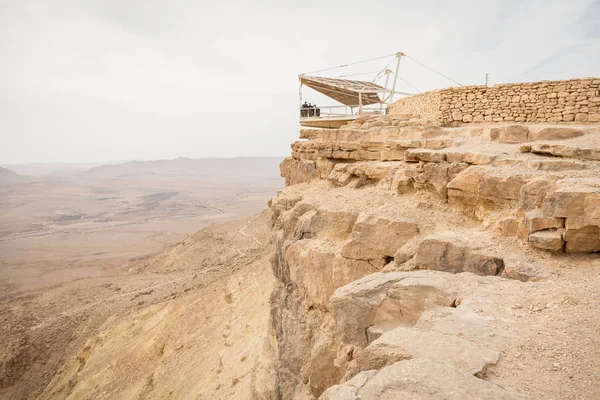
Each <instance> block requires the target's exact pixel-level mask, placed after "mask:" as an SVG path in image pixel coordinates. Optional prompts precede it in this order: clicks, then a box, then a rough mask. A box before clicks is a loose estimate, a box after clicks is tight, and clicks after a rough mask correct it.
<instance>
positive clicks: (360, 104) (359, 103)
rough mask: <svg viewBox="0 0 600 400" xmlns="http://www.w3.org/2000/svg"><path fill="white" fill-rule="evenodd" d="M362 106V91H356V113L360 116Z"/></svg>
mask: <svg viewBox="0 0 600 400" xmlns="http://www.w3.org/2000/svg"><path fill="white" fill-rule="evenodd" d="M362 112H363V107H362V93H360V92H358V115H359V116H361V117H362Z"/></svg>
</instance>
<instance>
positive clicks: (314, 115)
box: [298, 52, 413, 128]
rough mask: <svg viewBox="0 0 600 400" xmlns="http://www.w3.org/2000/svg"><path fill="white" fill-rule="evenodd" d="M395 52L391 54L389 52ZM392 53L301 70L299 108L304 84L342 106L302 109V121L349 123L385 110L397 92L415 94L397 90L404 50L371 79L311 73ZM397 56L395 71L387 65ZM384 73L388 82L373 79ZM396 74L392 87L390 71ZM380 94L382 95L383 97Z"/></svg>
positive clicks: (326, 124)
mask: <svg viewBox="0 0 600 400" xmlns="http://www.w3.org/2000/svg"><path fill="white" fill-rule="evenodd" d="M390 56H392V55H390ZM390 56H385V57H379V58H376V59H372V60H366V61H359V62H356V63H352V64H346V65H342V66H340V67H334V68H327V69H325V70H320V71H314V72H309V73H305V74H300V75H299V76H298V80H299V83H300V87H299V97H300V109H301V110H305V109H304V108H302V87H303V86H308V87H310V88H312V89H314V90H316V91H318V92H320V93H322V94H324V95H325V96H327V97H329V98H331V99H333V100H336V101H338V102H339V103H341V104H342V105H339V106H327V107H319V111H320V110H321V108H323V109H328V110H329V112H314V111H317V110H316V108H315V110H312V109H310V110H311V113H310V114H308V115H307V114H305V113H304V112H302V111H301V114H300V115H301V116H300V124H301V125H303V126H312V127H332V128H333V127H339V126H341V125H344V124H346V123H348V122H349V121H351V120H353V119H356V118H358V117H360V116H362V115H364V114H365V113H379V114H381V113H383V108H384V105H385V106H386V107H387V106H389V105H390V104H392V102H393V100H394V95H397V94H402V95H413V93H406V92H398V91H396V84H397V82H398V73H399V71H400V60H401V58H402V57H403V56H405V54H404V53H400V52H398V53H395V54H393V56H394V59H392V61H390V62H389V63H388V64H387V65H386V66H385V67H384V68H383V69H382V70H381V71H379V73H378V74H377V76H376V77H375V79H374V80H373V81H372V82H368V81H354V80H347V79H339V78H325V77H318V76H312V75H311V74H313V73H317V72H322V71H327V70H330V69H335V68H341V67H346V66H349V65H354V64H359V63H363V62H368V61H373V60H377V59H381V58H388V57H390ZM394 60H396V68H395V71H394V72H392V71H391V70H389V69H388V66H389V65H390V64H392V62H393V61H394ZM382 74H385V76H386V78H385V84H384V85H385V86H379V85H377V84H375V83H374V81H375V80H376V79H377V78H379V77H380V76H381V75H382ZM392 74H393V75H394V77H393V83H392V87H391V88H390V89H388V88H387V85H388V83H389V78H390V75H392ZM380 95H381V97H380ZM374 104H379V107H378V108H370V109H367V108H365V106H368V105H374ZM334 108H337V109H339V108H343V109H344V112H343V113H342V112H333V109H334ZM348 108H349V109H350V113H348ZM355 108H358V115H357V114H355V112H354V109H355Z"/></svg>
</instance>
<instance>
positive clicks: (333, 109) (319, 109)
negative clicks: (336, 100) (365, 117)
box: [300, 105, 386, 119]
mask: <svg viewBox="0 0 600 400" xmlns="http://www.w3.org/2000/svg"><path fill="white" fill-rule="evenodd" d="M362 112H363V114H385V113H386V109H385V108H381V107H379V106H378V108H368V107H363V110H362ZM358 115H360V110H359V107H349V106H344V105H341V106H308V107H302V108H300V119H304V118H327V117H329V118H331V117H351V116H358Z"/></svg>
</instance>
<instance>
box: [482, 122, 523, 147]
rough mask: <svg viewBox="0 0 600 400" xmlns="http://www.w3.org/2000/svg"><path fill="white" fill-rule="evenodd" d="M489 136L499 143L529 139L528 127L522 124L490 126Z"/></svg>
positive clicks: (520, 141) (519, 141)
mask: <svg viewBox="0 0 600 400" xmlns="http://www.w3.org/2000/svg"><path fill="white" fill-rule="evenodd" d="M490 138H491V139H492V140H498V141H499V142H501V143H523V142H527V141H529V129H527V127H524V126H522V125H510V126H505V127H499V128H492V129H490Z"/></svg>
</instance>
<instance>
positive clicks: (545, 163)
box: [253, 115, 600, 400]
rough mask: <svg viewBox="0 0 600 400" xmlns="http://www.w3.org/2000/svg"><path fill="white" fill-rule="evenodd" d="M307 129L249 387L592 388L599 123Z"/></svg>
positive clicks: (294, 161)
mask: <svg viewBox="0 0 600 400" xmlns="http://www.w3.org/2000/svg"><path fill="white" fill-rule="evenodd" d="M300 137H301V138H302V139H305V140H302V141H298V142H296V143H294V144H293V145H292V156H291V157H289V158H287V159H286V160H285V161H284V162H283V163H282V164H281V173H282V176H283V177H285V179H286V187H285V188H284V189H283V190H281V191H280V192H279V194H278V195H277V196H276V197H275V198H274V199H273V200H272V201H271V203H270V220H271V225H272V233H271V236H272V237H271V241H272V243H273V244H274V248H275V251H274V253H273V255H272V259H271V262H272V268H273V274H274V275H275V277H276V281H277V284H276V287H275V289H274V291H273V293H272V295H271V300H270V303H271V311H270V328H269V332H268V333H267V338H266V349H265V352H264V357H263V358H262V359H261V361H260V362H259V363H258V364H257V367H256V370H255V373H254V384H253V391H254V392H253V395H254V397H255V398H260V399H317V398H319V399H328V400H333V399H397V398H415V399H416V398H419V399H421V398H422V399H434V398H435V399H441V398H444V399H475V398H495V399H517V398H527V397H531V398H594V397H597V396H599V397H600V389H599V388H598V385H597V384H595V379H594V376H596V375H597V374H598V372H600V366H599V364H598V361H597V360H598V358H597V357H596V356H597V353H598V351H597V350H594V349H597V348H598V346H597V345H598V339H597V338H596V337H595V336H596V335H594V334H593V332H594V330H597V329H598V328H599V327H600V324H599V319H598V316H597V315H596V313H595V312H594V311H593V310H594V309H595V307H596V306H597V305H600V300H599V299H598V296H595V295H592V294H591V293H595V291H594V290H591V291H590V287H591V288H592V289H595V288H596V287H597V285H598V284H599V283H600V280H599V279H598V272H599V271H600V265H599V264H598V258H597V257H596V256H595V255H594V254H592V253H594V252H598V251H600V163H599V161H600V125H598V124H583V125H574V124H570V125H546V124H544V125H541V124H526V123H522V124H518V125H504V124H494V123H490V124H489V125H472V124H469V125H465V126H459V127H452V128H450V127H442V126H441V124H440V123H438V122H430V121H426V120H421V119H418V118H415V117H412V116H410V115H393V116H374V117H365V118H359V119H358V120H356V121H355V122H353V123H350V124H349V125H347V126H344V127H341V128H340V129H320V130H302V131H301V132H300ZM566 268H568V270H567V269H566ZM573 268H574V269H573ZM574 271H576V272H574ZM590 285H591V286H590ZM582 299H585V300H582ZM583 304H584V305H583ZM573 318H574V319H573ZM577 321H579V322H580V323H581V325H578V323H577ZM581 321H585V323H582V322H581ZM573 340H577V342H576V343H574V342H573ZM563 341H564V346H563V344H562V343H563ZM563 352H564V354H563ZM594 354H595V355H596V356H595V355H594ZM570 357H571V358H570ZM540 371H541V372H540ZM574 371H579V372H577V373H575V372H574ZM529 378H533V379H529ZM571 396H573V397H571ZM581 396H583V397H581Z"/></svg>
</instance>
